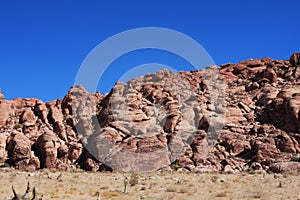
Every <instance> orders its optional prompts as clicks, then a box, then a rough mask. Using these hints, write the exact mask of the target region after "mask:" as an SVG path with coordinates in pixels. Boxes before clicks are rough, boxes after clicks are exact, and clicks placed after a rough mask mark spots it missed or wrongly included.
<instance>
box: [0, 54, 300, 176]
mask: <svg viewBox="0 0 300 200" xmlns="http://www.w3.org/2000/svg"><path fill="white" fill-rule="evenodd" d="M299 56H300V54H299V53H295V54H293V55H292V56H291V58H290V60H289V61H288V60H272V59H269V58H262V59H256V60H254V59H250V60H246V61H243V62H240V63H237V64H224V65H221V66H219V67H216V66H212V67H208V68H207V69H206V70H199V71H190V72H179V73H173V72H170V71H167V70H162V71H159V72H157V73H155V74H149V75H145V76H143V77H139V78H135V79H132V80H130V81H128V82H127V83H126V84H124V83H121V82H118V83H116V85H115V86H114V87H113V88H112V90H111V92H110V93H108V94H104V95H102V94H100V93H96V94H92V93H89V92H87V91H86V90H85V89H84V87H83V86H74V87H72V88H71V89H70V90H69V92H68V94H67V95H66V96H65V97H64V99H58V100H55V101H51V102H47V103H44V102H42V101H40V100H37V99H32V98H30V99H29V98H26V99H21V98H18V99H13V100H5V99H4V97H3V95H2V93H1V92H0V162H2V163H4V162H6V163H8V164H9V165H10V166H12V167H15V168H17V169H28V168H29V169H39V168H57V169H60V170H70V169H72V168H83V169H85V170H89V171H103V170H113V171H157V170H172V169H177V170H182V171H192V172H206V171H225V172H235V171H244V170H249V169H252V170H268V171H273V172H284V171H291V170H300V167H299V165H300V164H299V163H300V159H299V155H300V145H299V143H300V81H299V78H300V69H299V64H300V63H299V62H300V61H299Z"/></svg>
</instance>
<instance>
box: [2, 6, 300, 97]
mask: <svg viewBox="0 0 300 200" xmlns="http://www.w3.org/2000/svg"><path fill="white" fill-rule="evenodd" d="M299 7H300V1H298V0H285V1H281V0H273V1H271V0H270V1H259V0H251V1H240V0H239V1H237V0H228V1H221V0H210V1H200V0H188V1H184V0H149V1H141V0H127V1H122V0H119V1H116V0H110V1H109V0H107V1H106V0H105V1H104V0H98V1H66V0H61V1H31V0H26V1H21V0H18V1H17V0H0V88H2V91H3V93H4V95H5V97H6V98H7V99H12V98H16V97H36V98H39V99H42V100H44V101H49V100H53V99H57V98H63V97H64V95H65V94H66V93H67V91H68V89H69V88H70V87H71V86H72V85H73V84H74V80H75V77H76V73H77V71H78V69H79V67H80V65H81V63H82V62H83V60H84V59H85V57H86V56H87V55H88V54H89V53H90V51H92V50H93V49H94V48H95V47H96V46H97V45H98V44H99V43H100V42H102V41H104V40H105V39H107V38H109V37H110V36H113V35H115V34H117V33H120V32H122V31H125V30H129V29H133V28H139V27H164V28H169V29H173V30H176V31H179V32H181V33H184V34H186V35H188V36H190V37H191V38H193V39H195V40H196V41H197V42H198V43H200V44H201V45H202V46H203V47H204V48H205V49H206V50H207V52H208V53H209V54H210V55H211V57H212V58H213V60H214V61H215V63H216V64H218V65H220V64H223V63H228V62H232V63H235V62H239V61H241V60H245V59H248V58H261V57H265V56H267V57H271V58H273V59H288V58H289V56H290V55H291V54H292V52H295V51H300V38H299V33H300V20H299V19H300V12H299ZM143 63H162V64H166V65H168V66H172V67H174V68H175V69H177V70H189V69H190V68H191V66H189V63H188V62H186V61H185V60H184V59H181V58H179V57H178V56H176V55H173V54H171V53H168V52H163V51H159V50H149V49H148V50H144V51H142V50H141V51H136V52H131V53H129V54H127V55H124V56H122V57H120V58H119V59H118V60H116V61H115V62H114V63H113V64H112V65H111V66H110V68H109V70H107V71H106V72H105V78H103V79H101V80H100V82H99V87H98V89H99V90H100V91H101V92H102V93H104V92H108V91H109V90H110V88H111V87H112V86H113V85H114V83H115V82H116V81H117V80H119V78H120V77H121V76H122V74H124V73H125V72H126V71H127V70H129V69H130V68H132V67H134V66H137V65H141V64H143Z"/></svg>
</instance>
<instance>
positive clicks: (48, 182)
mask: <svg viewBox="0 0 300 200" xmlns="http://www.w3.org/2000/svg"><path fill="white" fill-rule="evenodd" d="M126 177H127V187H126V191H124V186H125V183H126ZM0 179H1V184H0V199H11V198H12V197H13V193H12V189H11V187H12V186H14V188H15V190H16V192H17V193H20V194H24V192H25V190H26V185H27V182H28V181H29V182H30V186H31V188H33V187H35V188H36V191H37V196H38V197H40V196H41V195H43V200H45V199H80V200H81V199H82V200H86V199H88V200H89V199H91V200H93V199H94V200H96V199H102V200H103V199H105V200H107V199H124V200H125V199H126V200H130V199H134V200H139V199H149V200H150V199H151V200H152V199H153V200H160V199H161V200H165V199H179V200H181V199H186V200H187V199H195V200H199V199H295V200H296V199H300V193H299V188H300V176H299V175H298V173H296V172H295V173H291V172H290V173H285V174H268V173H266V172H261V173H246V172H245V173H237V174H220V173H198V174H195V173H194V174H193V173H179V172H172V173H171V172H157V173H135V174H132V173H110V172H107V173H92V172H84V171H77V172H59V171H50V170H40V171H32V172H30V171H17V170H12V169H8V168H6V169H1V171H0Z"/></svg>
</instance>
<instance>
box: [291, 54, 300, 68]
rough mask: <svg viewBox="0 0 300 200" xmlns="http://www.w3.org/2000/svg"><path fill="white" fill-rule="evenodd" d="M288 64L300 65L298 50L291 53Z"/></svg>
mask: <svg viewBox="0 0 300 200" xmlns="http://www.w3.org/2000/svg"><path fill="white" fill-rule="evenodd" d="M290 64H291V65H292V66H297V65H300V52H297V53H293V55H291V57H290Z"/></svg>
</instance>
